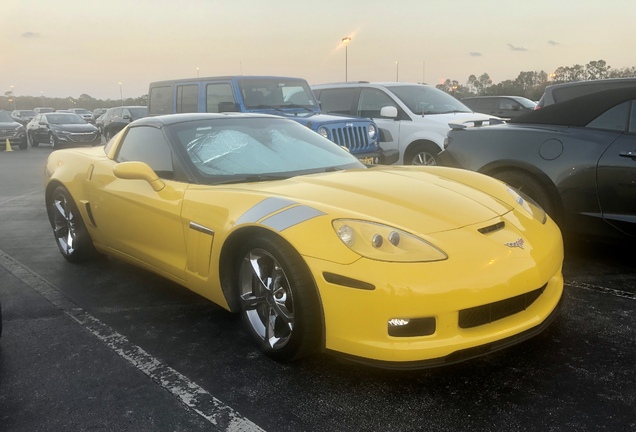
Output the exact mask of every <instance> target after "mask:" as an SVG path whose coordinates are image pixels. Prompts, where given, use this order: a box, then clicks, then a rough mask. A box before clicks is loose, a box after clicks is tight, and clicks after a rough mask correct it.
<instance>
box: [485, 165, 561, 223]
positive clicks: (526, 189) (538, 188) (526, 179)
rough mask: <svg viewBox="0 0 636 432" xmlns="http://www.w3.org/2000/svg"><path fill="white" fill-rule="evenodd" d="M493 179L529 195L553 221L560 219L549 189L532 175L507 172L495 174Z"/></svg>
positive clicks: (520, 172)
mask: <svg viewBox="0 0 636 432" xmlns="http://www.w3.org/2000/svg"><path fill="white" fill-rule="evenodd" d="M493 177H495V178H497V179H499V180H501V181H502V182H504V183H506V184H507V185H508V186H512V187H513V188H515V189H517V190H519V191H521V192H523V193H524V194H526V195H528V196H529V197H530V198H532V199H533V200H534V201H535V202H536V203H537V204H539V205H540V206H541V208H543V210H545V212H546V213H547V214H549V215H550V217H551V218H552V219H558V217H559V216H558V215H557V214H556V206H555V205H554V202H553V201H552V198H550V194H549V193H548V191H547V189H546V188H545V187H544V186H543V185H542V184H541V183H539V181H538V180H536V179H535V178H534V177H532V176H531V175H529V174H527V173H525V172H522V171H512V170H506V171H501V172H498V173H496V174H494V175H493Z"/></svg>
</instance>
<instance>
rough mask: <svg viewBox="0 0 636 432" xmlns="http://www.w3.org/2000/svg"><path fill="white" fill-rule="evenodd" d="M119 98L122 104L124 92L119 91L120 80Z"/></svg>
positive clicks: (122, 104)
mask: <svg viewBox="0 0 636 432" xmlns="http://www.w3.org/2000/svg"><path fill="white" fill-rule="evenodd" d="M119 99H121V106H124V94H123V93H122V91H121V81H120V82H119Z"/></svg>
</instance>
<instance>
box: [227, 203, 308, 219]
mask: <svg viewBox="0 0 636 432" xmlns="http://www.w3.org/2000/svg"><path fill="white" fill-rule="evenodd" d="M294 204H296V203H295V202H294V201H291V200H288V199H285V198H267V199H264V200H263V201H261V202H259V203H258V204H256V205H255V206H254V207H252V208H251V209H249V210H248V211H246V212H245V213H243V215H242V216H241V217H240V218H238V220H237V221H236V223H235V224H234V225H241V224H244V223H254V222H257V221H259V220H261V219H262V218H264V217H265V216H267V215H269V214H272V213H274V212H277V211H279V210H282V209H284V208H285V207H289V206H292V205H294Z"/></svg>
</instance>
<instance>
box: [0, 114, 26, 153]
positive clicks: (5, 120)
mask: <svg viewBox="0 0 636 432" xmlns="http://www.w3.org/2000/svg"><path fill="white" fill-rule="evenodd" d="M7 140H9V145H10V146H11V147H13V146H18V147H20V148H21V149H22V150H25V149H26V148H27V139H26V133H25V130H24V126H23V125H22V124H20V123H18V122H17V121H15V120H14V119H13V118H12V117H11V115H9V113H8V112H7V111H0V149H1V150H5V149H7ZM11 150H13V149H11Z"/></svg>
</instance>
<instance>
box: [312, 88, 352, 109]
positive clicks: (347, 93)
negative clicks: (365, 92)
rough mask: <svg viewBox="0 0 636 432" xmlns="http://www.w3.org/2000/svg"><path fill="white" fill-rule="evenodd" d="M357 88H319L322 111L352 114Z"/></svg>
mask: <svg viewBox="0 0 636 432" xmlns="http://www.w3.org/2000/svg"><path fill="white" fill-rule="evenodd" d="M355 94H356V89H353V88H343V89H333V90H319V91H318V96H319V98H318V99H319V100H320V106H321V109H322V111H324V112H326V113H334V114H347V115H350V114H351V108H352V105H353V100H354V98H355Z"/></svg>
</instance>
